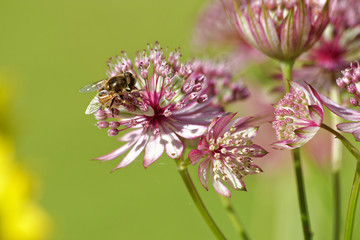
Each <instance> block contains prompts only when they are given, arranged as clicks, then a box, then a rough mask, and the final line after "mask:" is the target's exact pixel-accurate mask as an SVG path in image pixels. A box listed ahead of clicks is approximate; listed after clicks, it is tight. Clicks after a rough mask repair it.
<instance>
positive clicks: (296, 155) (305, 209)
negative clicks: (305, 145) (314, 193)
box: [293, 148, 312, 239]
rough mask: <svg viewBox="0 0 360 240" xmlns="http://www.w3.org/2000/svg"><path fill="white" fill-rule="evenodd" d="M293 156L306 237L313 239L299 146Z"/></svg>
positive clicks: (294, 150)
mask: <svg viewBox="0 0 360 240" xmlns="http://www.w3.org/2000/svg"><path fill="white" fill-rule="evenodd" d="M293 157H294V165H295V173H296V183H297V190H298V199H299V206H300V214H301V222H302V227H303V233H304V239H311V238H312V232H311V227H310V216H309V211H308V207H307V202H306V194H305V185H304V178H303V174H302V168H301V159H300V149H299V148H296V149H293Z"/></svg>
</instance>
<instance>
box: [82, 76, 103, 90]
mask: <svg viewBox="0 0 360 240" xmlns="http://www.w3.org/2000/svg"><path fill="white" fill-rule="evenodd" d="M105 80H106V79H103V80H100V81H97V82H94V83H90V84H88V85H85V86H84V87H82V88H81V89H80V90H79V92H81V93H86V92H93V91H97V90H98V89H99V88H100V87H101V85H102V84H103V83H104V82H105Z"/></svg>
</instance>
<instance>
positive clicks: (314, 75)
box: [294, 0, 360, 91]
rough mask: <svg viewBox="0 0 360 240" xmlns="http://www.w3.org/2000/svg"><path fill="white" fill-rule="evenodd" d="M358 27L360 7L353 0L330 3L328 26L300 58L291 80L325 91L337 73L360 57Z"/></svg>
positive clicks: (332, 84)
mask: <svg viewBox="0 0 360 240" xmlns="http://www.w3.org/2000/svg"><path fill="white" fill-rule="evenodd" d="M349 6H351V7H349ZM359 27H360V8H359V6H358V4H357V5H356V4H355V2H354V0H339V1H332V2H330V24H329V25H328V26H327V28H326V30H325V31H324V33H323V35H322V36H321V38H320V39H319V41H318V42H317V44H315V45H314V47H312V48H311V49H310V50H309V51H308V52H307V53H306V54H304V56H302V57H301V60H302V61H303V62H304V65H303V67H302V68H301V69H298V70H296V71H295V74H294V79H295V80H296V81H298V82H303V79H306V81H307V83H309V84H311V85H312V86H313V87H315V88H316V89H317V90H323V91H328V90H329V88H330V86H334V85H335V79H336V78H337V77H340V75H339V73H340V70H341V69H344V68H345V67H346V66H348V65H349V64H350V62H351V61H352V60H353V59H359V58H360V51H359V45H360V29H359ZM334 78H335V79H334Z"/></svg>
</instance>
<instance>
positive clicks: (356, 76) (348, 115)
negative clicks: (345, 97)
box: [321, 62, 360, 141]
mask: <svg viewBox="0 0 360 240" xmlns="http://www.w3.org/2000/svg"><path fill="white" fill-rule="evenodd" d="M342 74H343V77H341V78H338V79H337V80H336V83H337V84H338V86H339V87H341V88H344V89H346V90H347V91H348V92H349V93H350V94H352V96H353V97H351V98H350V103H351V105H353V106H356V107H358V106H359V100H360V87H359V82H360V66H359V63H358V62H353V63H352V64H351V65H350V67H349V68H346V69H345V70H344V71H342ZM321 99H322V101H323V102H324V105H325V106H326V107H327V108H328V109H329V110H331V111H332V112H334V113H335V114H336V115H338V116H339V117H341V118H343V119H345V120H348V121H351V122H346V123H339V124H338V125H336V127H337V128H338V129H339V130H340V131H342V132H347V133H352V134H353V136H354V138H355V140H356V141H360V112H359V111H357V110H355V109H351V108H347V107H344V106H341V105H339V104H337V103H335V102H334V101H332V100H331V99H329V98H328V97H326V96H323V95H322V96H321Z"/></svg>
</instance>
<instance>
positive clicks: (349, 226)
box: [321, 123, 360, 240]
mask: <svg viewBox="0 0 360 240" xmlns="http://www.w3.org/2000/svg"><path fill="white" fill-rule="evenodd" d="M321 127H322V128H324V129H326V130H327V131H329V132H331V133H332V134H334V135H335V136H336V137H337V138H338V139H339V140H340V141H341V142H342V143H343V145H344V146H345V147H346V148H347V149H348V150H349V151H350V153H351V154H352V155H353V156H354V157H355V158H356V160H357V162H356V171H355V176H354V181H353V185H352V188H351V193H350V199H349V205H348V211H347V215H346V221H345V236H344V239H345V240H350V239H351V236H352V232H353V227H354V219H355V210H356V203H357V199H358V196H359V188H360V152H359V150H358V149H357V148H356V147H354V146H353V145H352V144H351V143H350V142H349V141H348V140H347V139H346V138H345V137H344V136H343V135H341V134H340V133H338V132H337V131H335V130H333V129H332V128H330V127H329V126H327V125H325V124H323V123H322V124H321Z"/></svg>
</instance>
